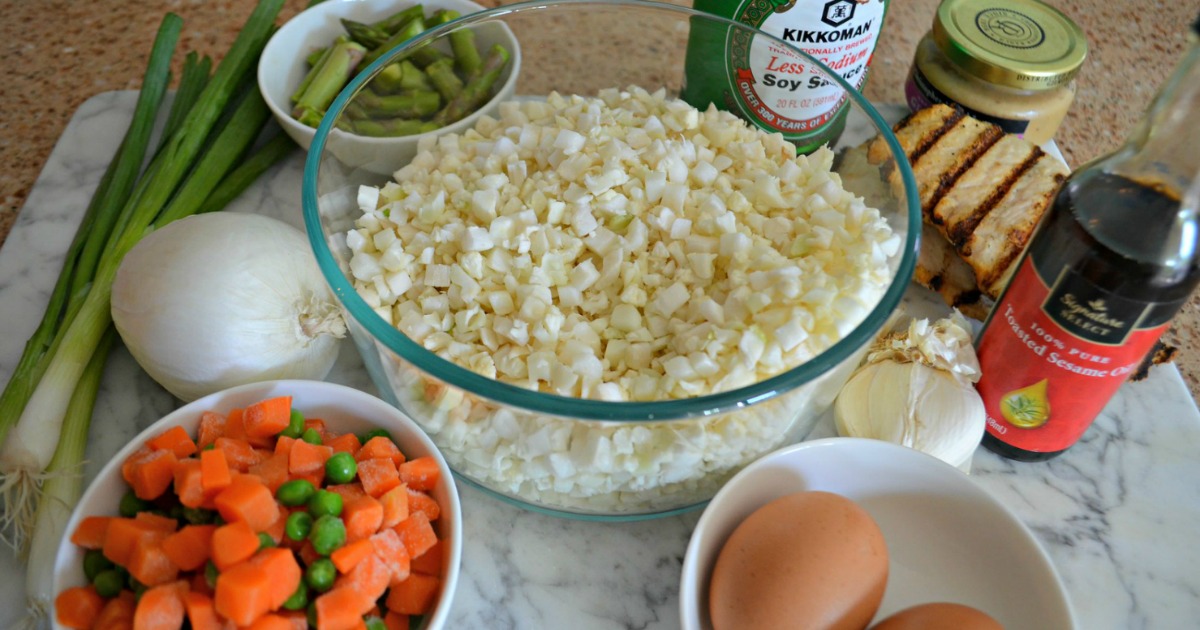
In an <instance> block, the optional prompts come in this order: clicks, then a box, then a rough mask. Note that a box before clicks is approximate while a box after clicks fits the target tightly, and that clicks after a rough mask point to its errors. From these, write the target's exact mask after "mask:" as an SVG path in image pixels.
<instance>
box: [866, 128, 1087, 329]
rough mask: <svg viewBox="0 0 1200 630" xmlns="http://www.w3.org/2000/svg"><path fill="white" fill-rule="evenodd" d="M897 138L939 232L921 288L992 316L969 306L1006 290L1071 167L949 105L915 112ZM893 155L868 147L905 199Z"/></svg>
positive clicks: (930, 234)
mask: <svg viewBox="0 0 1200 630" xmlns="http://www.w3.org/2000/svg"><path fill="white" fill-rule="evenodd" d="M894 131H895V135H896V138H897V140H898V141H899V143H900V146H901V147H902V148H903V149H904V152H905V155H907V156H908V160H909V163H910V164H911V165H912V170H913V175H914V176H915V178H916V183H917V191H918V195H919V196H920V202H921V213H922V216H923V217H924V221H925V224H926V225H927V226H931V227H932V228H934V229H932V230H931V229H928V228H927V229H925V230H924V232H923V240H922V245H921V250H922V251H921V256H920V257H919V258H918V260H917V273H916V280H917V282H919V283H921V284H923V285H925V286H927V287H929V288H931V289H933V290H935V291H937V292H938V293H940V294H941V295H942V297H943V299H945V300H946V302H947V303H948V304H950V305H952V306H957V307H959V308H963V309H964V310H967V311H971V310H975V311H976V312H979V311H986V309H984V308H983V307H982V305H978V308H970V306H971V305H972V304H973V303H974V304H977V303H978V301H979V297H980V295H981V294H982V295H986V296H988V297H991V298H993V299H994V298H996V297H997V296H998V295H999V293H1000V291H1001V290H1002V289H1003V288H1004V285H1005V284H1006V283H1007V282H1008V279H1009V278H1010V277H1011V275H1012V272H1013V270H1014V269H1015V267H1016V263H1017V260H1018V259H1019V258H1020V255H1021V252H1022V251H1023V250H1024V249H1025V245H1026V244H1028V242H1029V238H1030V237H1031V236H1032V234H1033V230H1034V228H1036V227H1037V224H1038V221H1040V220H1041V217H1042V215H1043V214H1044V213H1045V211H1046V209H1047V208H1048V207H1049V206H1050V203H1051V201H1052V200H1053V197H1054V193H1055V192H1056V191H1057V189H1058V186H1059V184H1060V183H1061V182H1062V180H1063V178H1065V177H1066V175H1067V174H1068V171H1067V168H1066V167H1065V166H1064V165H1063V164H1062V163H1061V162H1059V161H1058V160H1057V159H1055V158H1054V157H1052V156H1050V155H1048V154H1046V153H1045V152H1044V151H1042V150H1041V149H1040V148H1038V147H1037V146H1036V145H1034V144H1031V143H1029V142H1027V141H1025V140H1023V139H1021V138H1019V137H1017V136H1013V135H1008V134H1005V133H1004V132H1003V130H1001V129H1000V128H999V127H998V126H996V125H993V124H991V123H987V122H983V121H980V120H977V119H974V118H971V117H969V116H966V115H964V114H963V112H962V110H959V109H957V108H953V107H947V106H945V105H934V106H932V107H929V108H926V109H922V110H920V111H917V112H914V113H913V114H912V115H910V116H908V117H907V118H905V119H904V120H902V121H900V122H899V123H898V124H897V125H896V127H895V129H894ZM888 155H889V152H888V150H887V145H886V143H885V141H884V140H883V139H881V138H876V139H874V140H872V141H871V143H870V145H869V146H868V148H867V158H868V160H869V161H870V162H871V163H872V164H873V165H875V166H877V167H879V168H880V169H881V172H882V173H883V174H884V176H885V178H886V179H887V180H888V183H889V184H890V185H891V186H892V189H893V190H894V191H896V193H897V194H898V195H899V194H902V189H903V184H902V182H901V181H900V176H899V169H897V168H896V166H895V164H894V163H893V162H892V161H891V160H890V159H889V157H888ZM950 252H953V253H955V254H957V256H955V255H950ZM963 263H965V267H964V265H963ZM968 268H969V270H970V273H967V272H966V271H965V269H968ZM968 314H970V313H968Z"/></svg>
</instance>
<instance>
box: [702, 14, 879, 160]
mask: <svg viewBox="0 0 1200 630" xmlns="http://www.w3.org/2000/svg"><path fill="white" fill-rule="evenodd" d="M696 8H697V9H700V10H702V11H707V12H710V13H715V14H717V15H722V16H725V17H729V18H732V19H734V20H736V21H738V22H741V23H743V24H746V25H748V26H751V27H754V28H755V29H758V30H760V31H762V32H765V33H768V34H770V35H774V36H775V37H778V38H779V39H781V40H783V41H785V42H787V43H788V44H790V45H791V46H794V47H796V48H798V49H800V50H803V51H804V52H805V53H807V54H808V55H810V56H811V57H812V58H814V59H817V60H819V61H820V62H821V63H822V64H824V65H825V66H827V67H828V68H829V69H830V70H832V71H833V72H835V73H837V74H838V75H840V76H841V77H842V78H843V79H845V80H846V82H847V83H849V84H850V85H852V86H853V87H854V88H855V89H858V88H860V87H861V86H862V84H863V81H865V80H866V76H867V68H868V66H869V64H870V61H871V55H872V53H873V52H874V50H875V44H876V42H877V41H878V39H879V32H880V29H881V27H882V26H883V18H884V14H885V12H886V9H887V3H886V2H885V0H791V1H790V2H785V1H783V0H741V1H740V2H728V1H722V0H697V1H696ZM682 96H683V98H684V99H685V100H687V101H688V102H690V103H691V104H692V105H694V106H696V107H699V108H701V109H703V108H706V107H708V105H709V104H710V103H715V104H716V105H717V106H718V107H722V108H724V109H728V110H730V111H733V112H735V113H737V114H739V115H741V116H742V117H743V118H746V119H747V120H749V121H751V122H753V123H755V124H756V125H758V126H759V127H761V128H763V129H766V130H768V131H777V132H780V133H782V134H783V135H784V136H785V137H787V138H788V139H790V140H793V141H808V142H810V143H812V144H819V143H822V142H824V141H826V140H828V139H831V137H832V136H834V135H836V133H837V132H840V126H839V123H840V121H839V120H838V118H839V115H840V114H841V113H842V109H843V107H844V105H845V104H846V101H847V99H848V98H849V97H848V95H847V94H846V91H845V90H844V89H842V87H841V86H840V85H838V84H837V83H836V82H835V81H832V80H830V79H829V77H828V76H826V74H825V73H824V72H823V71H822V70H821V69H820V68H819V66H818V65H817V64H814V63H812V61H811V60H810V59H807V58H805V57H804V56H802V55H799V54H796V53H795V52H794V51H793V50H792V49H791V48H789V47H788V46H784V45H780V44H779V43H778V42H776V41H773V40H769V39H768V38H765V37H762V36H761V35H760V34H759V33H758V32H756V31H754V30H750V29H734V28H726V26H725V25H717V24H714V23H711V22H705V21H703V20H699V19H696V20H693V23H692V32H691V35H690V39H689V45H688V58H687V71H686V77H685V86H684V90H683V94H682ZM832 127H838V128H837V129H832V130H831V128H832ZM830 131H832V133H828V132H830Z"/></svg>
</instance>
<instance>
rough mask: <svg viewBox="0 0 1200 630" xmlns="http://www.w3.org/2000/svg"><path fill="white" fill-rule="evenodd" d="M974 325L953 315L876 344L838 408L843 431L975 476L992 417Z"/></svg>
mask: <svg viewBox="0 0 1200 630" xmlns="http://www.w3.org/2000/svg"><path fill="white" fill-rule="evenodd" d="M968 327H969V324H968V323H967V322H966V320H965V319H964V318H963V317H962V315H960V314H959V313H958V312H957V311H955V312H954V313H953V314H952V315H951V316H950V317H949V318H944V319H940V320H938V321H936V322H934V323H932V324H931V323H930V322H929V321H928V320H925V319H921V320H913V321H912V322H910V323H909V326H908V329H907V330H906V331H903V332H900V333H889V334H887V335H884V336H883V337H882V338H880V339H878V340H877V341H876V342H875V343H874V344H873V345H872V347H871V348H870V350H869V351H868V354H867V358H866V361H865V362H864V364H863V365H862V366H860V367H859V368H858V370H856V371H855V372H854V374H853V375H851V377H850V380H849V381H848V382H847V383H846V385H845V387H843V388H842V391H841V392H840V393H839V394H838V398H837V401H836V402H835V403H834V408H833V411H834V420H835V422H836V423H837V430H838V434H839V435H843V436H848V437H864V438H873V439H878V440H886V441H888V442H895V443H897V444H902V445H904V446H907V447H910V448H913V449H916V450H919V451H923V452H926V453H929V454H930V455H933V456H934V457H937V458H938V459H941V460H943V461H945V462H947V463H949V464H951V465H953V466H957V467H959V468H961V469H962V470H963V471H965V472H969V470H970V466H971V456H972V455H973V454H974V452H975V448H976V447H977V446H979V441H980V440H981V439H982V438H983V432H984V429H985V423H986V416H985V414H984V409H983V400H982V399H981V398H980V397H979V394H978V392H976V391H975V387H974V385H973V383H974V382H975V381H978V380H979V363H978V361H977V360H976V358H975V350H974V348H973V347H972V345H971V336H970V333H969V332H968Z"/></svg>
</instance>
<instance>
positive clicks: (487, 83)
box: [433, 44, 509, 125]
mask: <svg viewBox="0 0 1200 630" xmlns="http://www.w3.org/2000/svg"><path fill="white" fill-rule="evenodd" d="M508 58H509V54H508V50H506V49H505V48H504V47H503V46H501V45H500V44H496V45H494V46H492V48H491V50H489V51H488V55H487V58H486V59H484V61H483V66H481V67H480V69H479V74H477V75H475V76H474V77H471V80H469V81H467V84H466V86H464V87H463V89H462V91H461V92H459V93H458V95H457V96H455V97H454V98H453V99H451V100H450V102H449V103H447V104H446V106H445V107H443V108H442V111H440V112H438V113H437V115H436V116H434V117H433V120H434V121H435V122H438V123H441V124H442V125H449V124H450V123H453V122H457V121H459V120H462V119H463V118H465V117H466V116H467V115H468V114H470V113H471V112H473V111H475V110H477V109H479V108H480V107H482V106H483V104H484V103H486V102H487V100H488V99H489V98H491V95H492V87H493V86H494V85H495V84H496V81H497V80H498V79H499V78H500V73H501V72H503V71H504V66H506V65H508Z"/></svg>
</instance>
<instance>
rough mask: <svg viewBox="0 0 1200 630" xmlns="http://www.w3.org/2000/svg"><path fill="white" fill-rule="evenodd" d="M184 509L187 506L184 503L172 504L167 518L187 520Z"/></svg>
mask: <svg viewBox="0 0 1200 630" xmlns="http://www.w3.org/2000/svg"><path fill="white" fill-rule="evenodd" d="M184 509H185V508H184V507H183V506H182V505H172V506H171V507H170V508H169V509H168V510H167V518H170V519H174V520H176V521H182V520H185V519H186V518H187V514H186V513H185V512H184Z"/></svg>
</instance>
